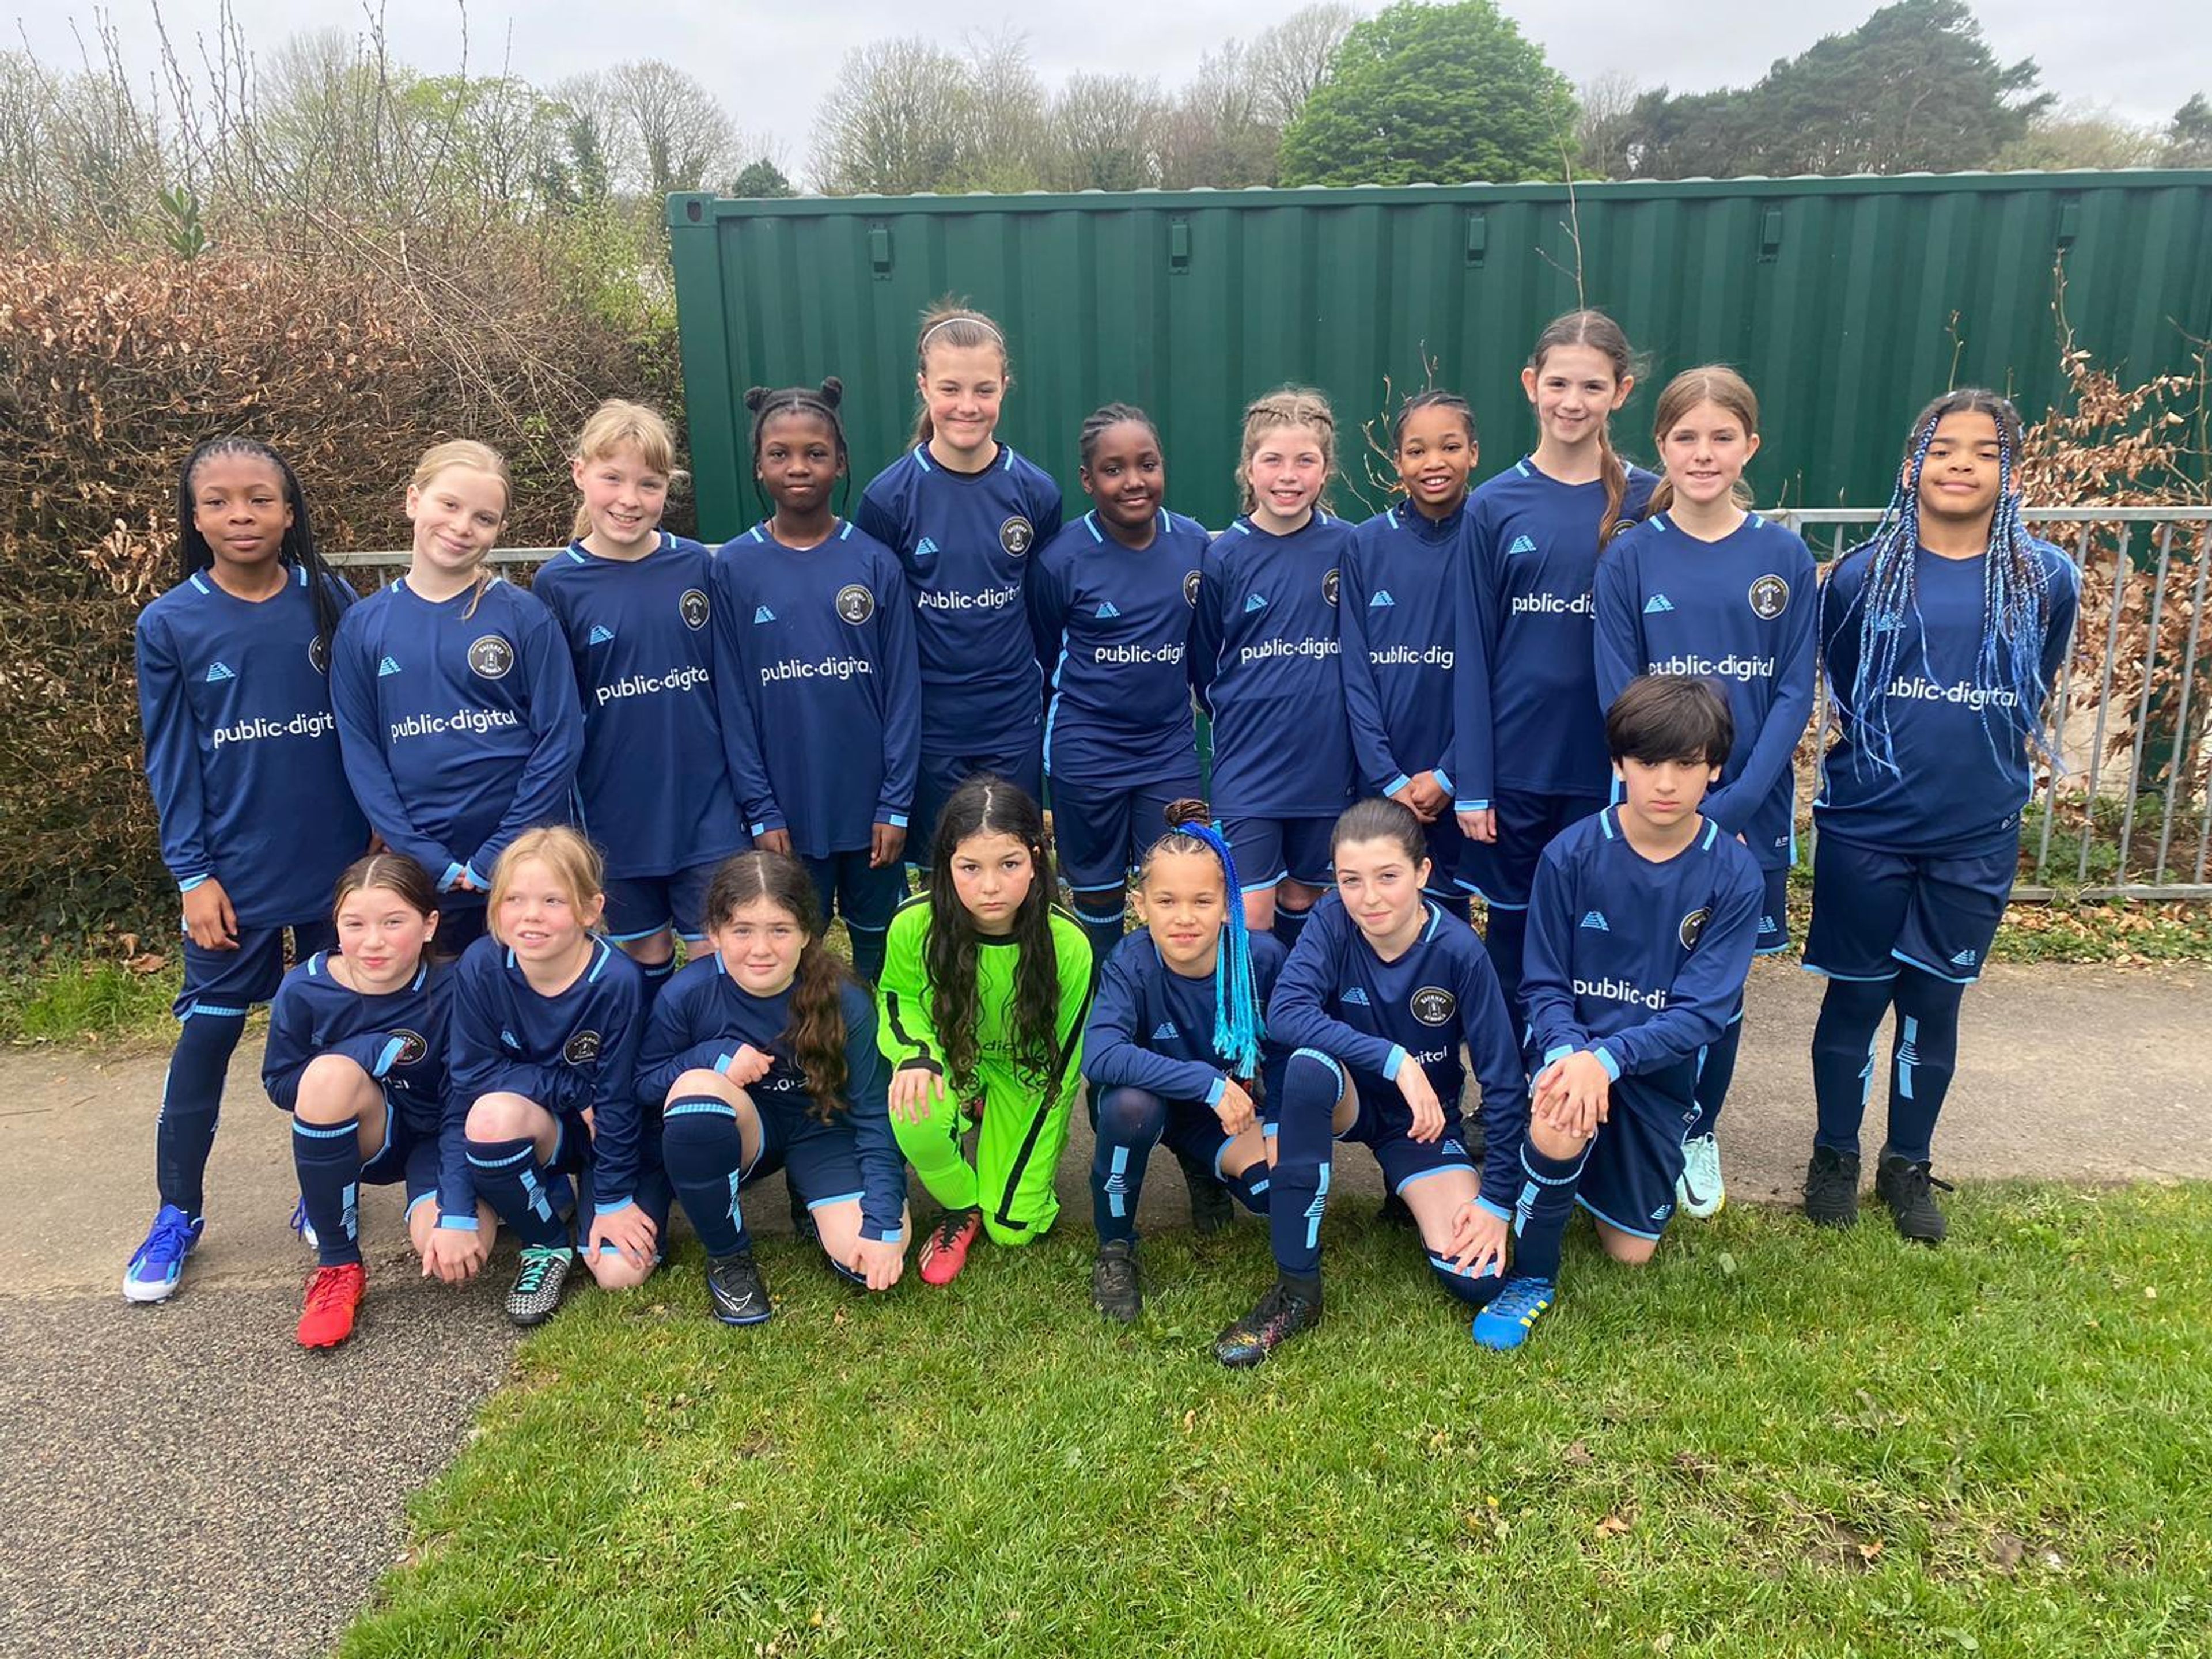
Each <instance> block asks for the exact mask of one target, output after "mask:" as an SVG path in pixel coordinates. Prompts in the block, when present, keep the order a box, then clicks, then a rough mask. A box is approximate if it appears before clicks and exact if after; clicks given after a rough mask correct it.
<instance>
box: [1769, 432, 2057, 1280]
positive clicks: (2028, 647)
mask: <svg viewBox="0 0 2212 1659" xmlns="http://www.w3.org/2000/svg"><path fill="white" fill-rule="evenodd" d="M2020 441H2021V424H2020V416H2019V413H2018V411H2016V410H2015V409H2014V408H2013V406H2012V404H2010V403H2008V402H2007V401H2006V400H2005V399H2004V398H2000V397H1998V396H1997V395H1996V393H1995V392H1984V391H1972V390H1970V391H1964V392H1949V393H1947V394H1946V395H1945V396H1943V397H1941V398H1937V399H1936V401H1935V402H1934V403H1932V404H1929V405H1928V407H1927V408H1926V409H1924V410H1922V411H1921V413H1920V416H1919V418H1918V419H1917V420H1916V421H1915V422H1913V425H1912V436H1911V441H1910V442H1909V444H1908V446H1907V447H1906V450H1905V464H1904V467H1903V469H1902V471H1900V472H1899V480H1898V486H1897V493H1896V495H1895V496H1894V497H1893V499H1892V500H1891V501H1890V505H1889V510H1888V512H1887V514H1886V515H1885V516H1884V518H1883V520H1882V522H1881V527H1880V528H1879V529H1878V530H1876V532H1875V536H1874V539H1873V540H1871V541H1869V543H1867V544H1865V545H1864V546H1863V547H1860V548H1858V549H1857V550H1854V551H1852V552H1851V553H1850V554H1848V555H1846V556H1844V558H1843V559H1842V560H1841V561H1840V562H1838V564H1837V566H1836V568H1835V570H1834V572H1833V573H1832V574H1831V575H1830V576H1829V578H1828V582H1827V586H1826V591H1825V592H1823V594H1822V596H1821V601H1820V654H1821V659H1822V662H1823V664H1824V665H1825V669H1826V675H1827V682H1828V696H1829V708H1830V711H1831V718H1832V722H1833V725H1834V727H1835V732H1836V737H1835V741H1834V743H1833V744H1832V745H1831V746H1830V747H1829V749H1828V750H1827V752H1826V755H1824V756H1823V757H1822V758H1821V764H1820V794H1819V796H1818V798H1816V799H1814V802H1813V827H1814V848H1813V921H1812V925H1811V927H1809V928H1808V930H1807V933H1806V939H1805V965H1806V967H1808V968H1809V969H1812V970H1813V971H1814V973H1818V974H1825V975H1827V979H1828V988H1827V992H1826V995H1825V996H1824V997H1823V999H1822V1000H1821V1003H1820V1022H1819V1024H1816V1025H1815V1026H1814V1030H1813V1091H1814V1097H1815V1099H1816V1101H1817V1103H1818V1104H1819V1108H1820V1127H1819V1129H1818V1132H1817V1133H1816V1134H1815V1135H1814V1142H1813V1158H1812V1163H1811V1164H1810V1165H1809V1167H1808V1170H1807V1171H1806V1176H1805V1212H1806V1214H1807V1215H1808V1217H1810V1218H1812V1219H1813V1220H1814V1222H1815V1223H1818V1224H1821V1225H1830V1226H1843V1225H1849V1224H1850V1223H1851V1222H1854V1221H1856V1220H1857V1218H1858V1180H1859V1139H1858V1133H1859V1125H1860V1121H1861V1120H1862V1119H1863V1117H1864V1116H1865V1114H1866V1106H1867V1096H1868V1093H1869V1090H1870V1088H1871V1086H1872V1080H1873V1078H1874V1075H1875V1042H1876V1041H1877V1039H1878V1037H1879V1036H1880V1032H1881V1022H1882V1018H1883V1017H1884V1016H1885V1015H1886V1014H1887V1012H1889V1010H1890V1008H1891V1006H1893V1005H1894V1006H1895V1007H1896V1009H1897V1040H1896V1043H1895V1046H1894V1048H1893V1050H1892V1053H1891V1055H1890V1066H1889V1132H1888V1134H1887V1137H1886V1138H1885V1139H1884V1142H1883V1146H1882V1149H1881V1162H1880V1164H1878V1165H1877V1166H1876V1171H1875V1192H1876V1194H1878V1195H1879V1196H1880V1197H1881V1200H1882V1202H1883V1204H1884V1205H1885V1206H1887V1208H1888V1210H1889V1212H1890V1214H1891V1217H1892V1218H1893V1220H1894V1221H1895V1222H1896V1224H1897V1228H1898V1231H1899V1232H1900V1233H1902V1234H1903V1235H1904V1236H1905V1237H1907V1238H1911V1239H1916V1240H1918V1241H1920V1242H1922V1243H1929V1244H1934V1243H1938V1242H1940V1241H1941V1240H1942V1237H1943V1234H1944V1220H1943V1215H1942V1211H1940V1210H1939V1209H1937V1208H1936V1201H1935V1199H1934V1196H1933V1194H1931V1193H1930V1191H1929V1188H1932V1187H1934V1186H1936V1185H1937V1184H1939V1183H1937V1182H1936V1181H1935V1179H1934V1177H1933V1176H1931V1175H1930V1174H1929V1146H1930V1144H1931V1142H1932V1141H1933V1139H1934V1138H1935V1132H1936V1115H1937V1114H1938V1113H1939V1112H1941V1111H1942V1107H1943V1097H1944V1095H1945V1093H1946V1092H1947V1091H1948V1089H1949V1087H1950V1083H1951V1077H1952V1074H1953V1073H1954V1070H1955V1069H1956V1067H1957V1065H1958V1055H1959V1003H1960V998H1961V997H1962V996H1963V995H1964V994H1965V993H1966V987H1967V986H1969V985H1971V984H1972V983H1973V982H1974V981H1975V979H1976V978H1978V976H1979V975H1980V973H1981V969H1982V963H1983V962H1984V960H1986V959H1987V957H1988V955H1989V949H1990V941H1991V940H1992V939H1995V938H1996V930H1997V924H1998V923H1999V922H2000V921H2002V920H2003V918H2004V908H2005V901H2006V900H2007V898H2008V897H2009V896H2010V895H2011V892H2012V884H2013V878H2014V876H2015V873H2016V872H2017V870H2018V868H2019V864H2020V824H2021V810H2022V809H2023V808H2024V807H2025V806H2026V805H2027V802H2028V797H2029V795H2030V793H2032V791H2033V770H2032V769H2031V761H2032V757H2033V755H2034V753H2035V752H2036V751H2037V750H2047V741H2048V740H2047V738H2046V737H2045V727H2044V705H2045V702H2046V701H2047V700H2048V698H2049V697H2050V695H2051V682H2052V681H2053V679H2054V678H2056V677H2057V673H2058V671H2059V668H2060V666H2061V665H2063V663H2064V662H2065V660H2066V653H2067V649H2068V647H2069V644H2070V642H2071V641H2072V637H2073V631H2074V620H2075V614H2076V612H2077V611H2078V610H2079V608H2080V605H2081V575H2080V573H2079V572H2078V571H2077V570H2076V569H2075V567H2074V564H2073V562H2072V561H2071V560H2069V559H2068V558H2067V556H2065V554H2063V552H2061V551H2060V550H2058V549H2057V548H2055V547H2053V546H2051V545H2050V544H2048V543H2045V542H2039V541H2038V540H2036V539H2035V538H2033V537H2032V536H2030V535H2029V534H2028V532H2027V526H2025V525H2024V524H2023V523H2022V522H2021V511H2020V509H2021V498H2020V489H2019V483H2018V473H2017V468H2018V467H2019V465H2020Z"/></svg>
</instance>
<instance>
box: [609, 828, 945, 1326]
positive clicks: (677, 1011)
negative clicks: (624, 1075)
mask: <svg viewBox="0 0 2212 1659" xmlns="http://www.w3.org/2000/svg"><path fill="white" fill-rule="evenodd" d="M814 898H815V895H814V884H813V879H812V878H811V876H809V875H808V874H807V872H806V871H805V868H804V867H803V866H801V865H800V864H799V860H796V859H793V858H792V857H790V856H788V855H787V854H782V853H769V852H752V853H744V854H739V855H738V857H736V858H734V859H732V860H729V861H728V862H727V863H726V864H725V865H723V866H722V867H721V868H720V870H718V871H716V872H714V884H713V886H712V887H710V888H709V889H708V894H707V928H708V940H709V942H710V943H711V944H712V945H714V951H713V952H712V953H711V954H709V955H705V956H702V957H697V958H696V959H694V960H693V961H691V962H690V963H686V964H685V966H684V971H683V972H682V973H681V974H678V975H677V976H676V981H675V983H674V984H672V985H671V986H670V987H668V991H667V994H665V996H663V997H662V998H661V1000H660V1001H659V1004H658V1005H657V1006H655V1007H654V1009H653V1018H652V1019H651V1020H650V1022H648V1024H647V1028H646V1036H645V1042H644V1044H643V1046H642V1047H641V1049H640V1050H639V1054H638V1070H637V1098H636V1101H635V1103H634V1106H633V1109H638V1108H642V1109H645V1110H646V1111H648V1112H652V1113H654V1114H657V1115H660V1116H661V1118H662V1123H663V1127H662V1130H661V1150H662V1155H663V1157H664V1158H665V1160H666V1163H667V1169H668V1178H669V1182H670V1183H671V1185H672V1186H673V1187H674V1188H675V1191H676V1196H677V1198H678V1200H679V1201H680V1202H681V1203H682V1204H683V1206H684V1214H686V1215H687V1216H689V1217H690V1218H691V1226H692V1231H695V1232H696V1233H697V1234H698V1235H699V1242H700V1243H702V1244H703V1245H704V1246H705V1247H706V1249H707V1292H708V1308H709V1310H710V1311H711V1312H712V1313H713V1314H714V1317H715V1318H717V1319H719V1320H720V1321H721V1322H723V1323H724V1324H726V1325H757V1324H758V1323H760V1322H762V1321H763V1320H764V1319H766V1318H768V1317H769V1315H770V1314H771V1313H773V1312H774V1311H775V1309H774V1306H773V1304H771V1303H770V1302H769V1296H768V1290H767V1287H766V1286H765V1285H763V1284H762V1283H761V1277H760V1269H759V1268H758V1267H757V1266H756V1265H755V1263H754V1261H753V1253H752V1238H751V1235H750V1233H749V1232H748V1231H747V1230H746V1227H745V1219H744V1210H743V1208H742V1206H740V1204H739V1202H738V1196H739V1193H740V1191H741V1190H742V1189H743V1188H746V1187H748V1186H750V1184H751V1183H752V1182H756V1181H757V1180H759V1179H761V1178H762V1177H763V1176H766V1175H769V1174H770V1173H772V1172H773V1171H775V1170H778V1169H781V1170H785V1171H787V1174H788V1175H789V1177H790V1180H791V1184H792V1186H793V1189H794V1190H795V1191H796V1192H797V1194H799V1201H800V1202H802V1203H803V1204H805V1206H806V1214H807V1217H808V1218H809V1220H810V1222H811V1226H812V1231H813V1235H814V1237H815V1240H816V1242H817V1243H819V1244H820V1245H821V1247H822V1252H823V1255H825V1256H826V1257H828V1259H829V1265H830V1266H831V1267H834V1268H835V1269H836V1271H837V1272H838V1273H842V1274H843V1275H844V1276H845V1277H846V1278H847V1279H851V1280H852V1281H853V1282H854V1284H856V1285H861V1286H863V1287H865V1288H866V1289H868V1290H871V1291H887V1290H889V1289H890V1287H891V1286H892V1285H896V1284H897V1283H898V1281H899V1276H900V1274H901V1273H903V1272H904V1271H905V1268H906V1237H907V1232H906V1160H905V1159H904V1158H902V1157H901V1156H900V1155H899V1149H898V1142H897V1141H896V1139H893V1137H892V1134H891V1121H890V1112H889V1109H888V1108H887V1107H886V1105H885V1101H884V1085H885V1079H886V1075H887V1073H886V1068H885V1067H884V1060H883V1056H882V1055H881V1054H879V1053H878V1051H877V1047H876V1009H875V1004H874V1003H873V1001H872V1000H870V998H869V996H868V994H867V993H866V991H864V990H862V989H861V988H860V986H858V985H856V984H855V983H854V981H853V980H852V979H851V978H850V977H849V976H848V975H847V974H846V972H845V970H844V968H843V966H842V964H841V963H839V962H838V960H837V958H836V957H835V956H833V955H831V954H830V952H829V949H828V948H827V947H826V946H825V945H823V942H822V926H823V924H822V921H821V918H820V916H819V914H818V913H817V911H816V909H815V908H814Z"/></svg>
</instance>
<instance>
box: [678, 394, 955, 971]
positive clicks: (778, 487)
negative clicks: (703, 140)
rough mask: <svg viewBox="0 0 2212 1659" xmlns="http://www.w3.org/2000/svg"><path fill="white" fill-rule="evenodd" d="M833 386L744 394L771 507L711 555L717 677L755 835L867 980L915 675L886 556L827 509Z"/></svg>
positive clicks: (917, 719)
mask: <svg viewBox="0 0 2212 1659" xmlns="http://www.w3.org/2000/svg"><path fill="white" fill-rule="evenodd" d="M843 396H844V387H843V386H842V383H841V382H839V381H838V380H836V379H834V378H833V379H830V380H824V381H823V382H822V384H821V385H820V386H788V387H786V388H785V389H783V390H782V391H780V392H771V391H769V390H767V389H766V388H764V387H761V386H755V387H753V388H752V389H751V390H750V391H749V392H746V393H745V407H746V408H748V409H750V410H752V415H753V433H752V438H753V471H754V473H755V474H756V476H757V477H759V479H760V481H761V484H762V487H763V489H766V490H767V491H768V494H769V499H770V500H771V501H774V502H775V513H774V514H773V515H772V516H771V517H769V519H768V520H765V521H764V522H763V523H761V524H757V525H755V526H753V527H752V528H751V529H750V530H748V531H747V532H745V533H744V535H742V536H739V537H738V538H736V539H735V540H733V541H732V542H730V543H729V544H726V546H725V547H724V548H723V549H722V550H721V551H720V554H718V555H717V556H716V557H715V562H714V616H715V623H714V629H715V648H716V650H717V651H718V652H719V653H720V679H719V681H718V683H717V684H718V687H719V694H720V697H721V700H722V726H723V736H724V738H725V739H726V743H727V744H728V750H729V767H730V772H731V775H732V777H734V778H735V779H736V780H737V784H738V799H739V803H740V805H743V807H744V812H745V817H746V819H747V821H748V823H750V826H751V829H752V833H753V836H754V837H755V839H756V840H757V842H758V843H759V844H760V845H761V846H762V847H763V848H767V849H768V850H769V851H770V852H776V853H789V854H793V855H795V856H796V857H797V858H798V859H799V861H800V862H801V863H802V864H804V865H805V866H806V872H807V874H808V876H809V877H810V878H811V879H812V880H813V883H814V891H815V896H816V899H817V904H818V907H819V910H820V914H821V915H822V917H823V920H824V921H827V920H828V919H829V917H830V916H831V915H833V914H834V915H842V917H843V918H844V921H845V932H846V935H847V937H848V938H849V939H851V941H852V947H853V971H854V973H855V974H857V975H860V978H862V979H863V980H866V981H868V982H869V983H870V984H873V983H874V982H875V981H876V980H877V979H878V977H879V976H880V975H882V973H883V966H884V933H885V932H886V930H887V929H889V927H890V925H891V913H892V912H893V911H894V910H896V909H897V908H898V906H899V901H900V900H901V899H902V898H904V897H905V896H906V866H905V863H904V861H903V860H904V854H905V850H906V843H907V833H908V823H909V819H908V815H909V813H910V812H911V811H913V805H914V792H915V767H916V764H917V762H918V759H919V756H920V749H921V680H920V678H919V676H918V671H917V668H916V665H915V636H914V611H913V609H912V606H911V603H910V601H909V599H908V591H907V583H906V578H905V576H904V575H903V574H902V573H901V571H900V569H899V564H898V560H897V559H896V556H894V555H893V554H892V553H891V550H890V549H889V548H887V547H885V546H884V544H882V543H881V542H879V541H878V540H877V539H876V538H874V537H872V536H871V535H869V534H867V533H866V532H865V531H862V530H860V529H859V528H857V527H856V526H854V525H853V524H851V523H850V522H848V521H847V520H842V519H840V518H838V517H837V516H836V513H833V512H832V511H831V510H830V505H829V497H830V492H831V490H832V489H835V488H836V483H837V480H838V479H839V478H841V477H843V476H844V474H845V467H846V459H847V457H846V452H845V428H844V423H843V422H842V421H841V420H840V419H839V417H838V414H837V408H838V404H840V403H841V402H842V399H843ZM923 834H924V838H925V839H926V838H927V827H925V829H924V831H923Z"/></svg>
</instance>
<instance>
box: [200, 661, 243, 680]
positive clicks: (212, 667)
mask: <svg viewBox="0 0 2212 1659" xmlns="http://www.w3.org/2000/svg"><path fill="white" fill-rule="evenodd" d="M236 678H238V676H237V675H235V674H234V673H232V672H231V671H230V665H229V664H228V663H226V662H211V663H210V664H209V665H208V671H207V683H208V684H210V685H213V684H215V683H216V681H217V680H234V679H236Z"/></svg>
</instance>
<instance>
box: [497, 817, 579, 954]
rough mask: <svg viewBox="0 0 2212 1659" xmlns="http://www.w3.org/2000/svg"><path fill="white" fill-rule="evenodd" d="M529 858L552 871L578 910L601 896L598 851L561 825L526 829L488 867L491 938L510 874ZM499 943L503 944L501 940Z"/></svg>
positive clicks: (512, 879)
mask: <svg viewBox="0 0 2212 1659" xmlns="http://www.w3.org/2000/svg"><path fill="white" fill-rule="evenodd" d="M532 859H536V860H538V862H539V863H540V864H542V865H544V866H545V867H546V868H547V869H548V870H550V871H551V872H553V879H554V880H555V881H556V882H557V883H559V884H560V885H561V886H562V888H564V889H565V890H567V892H568V898H569V901H570V902H572V903H574V905H575V906H576V907H577V908H579V909H581V908H584V907H585V906H586V905H587V904H589V903H590V902H591V901H592V900H593V899H596V898H601V897H604V896H605V893H606V884H607V874H606V872H607V866H606V864H605V860H602V859H601V858H600V857H599V848H596V847H594V846H592V843H591V842H588V841H586V840H585V839H584V838H583V836H580V835H578V834H577V833H576V832H575V831H574V829H568V828H566V827H565V826H563V825H560V824H549V825H548V826H546V827H545V828H544V829H526V830H524V831H523V832H522V833H521V834H520V835H519V836H516V837H515V838H514V839H513V841H511V842H508V843H507V850H506V851H505V852H504V853H501V854H500V855H499V862H498V863H497V864H495V865H494V866H492V872H491V892H490V895H489V897H488V898H487V900H486V903H487V904H488V905H489V907H490V908H489V915H488V921H489V926H490V928H491V931H492V933H493V936H494V937H495V938H496V937H498V934H499V907H500V903H501V901H502V900H503V899H505V898H506V897H507V889H508V888H509V887H511V886H512V885H513V883H514V872H516V871H518V870H520V868H522V866H524V865H526V864H527V863H529V862H530V860H532ZM499 942H500V943H501V945H505V944H506V943H507V940H506V939H500V941H499Z"/></svg>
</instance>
